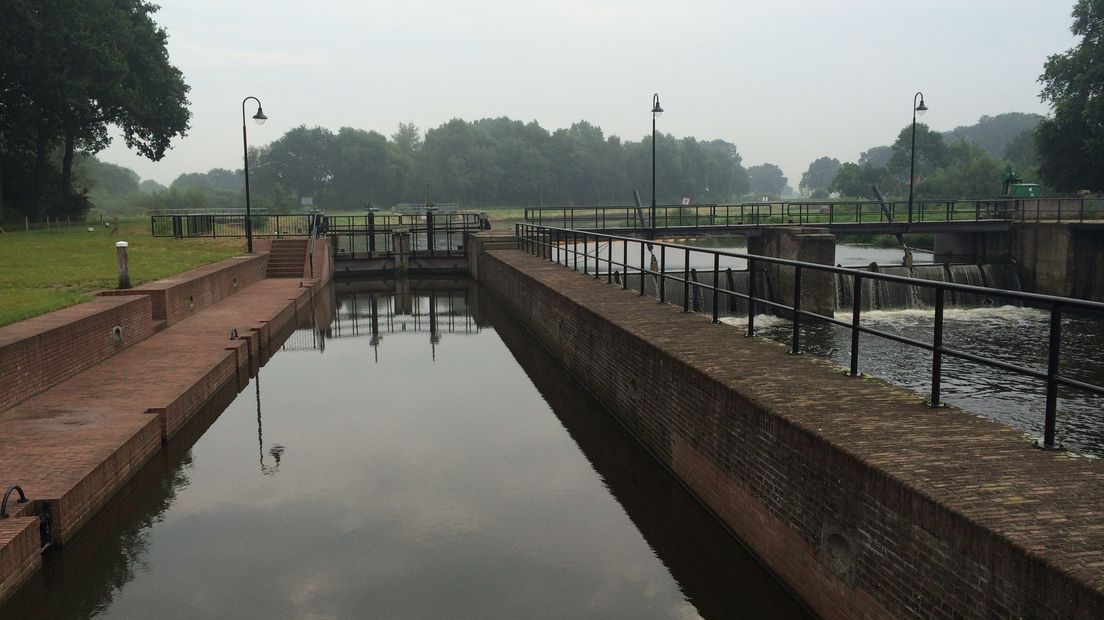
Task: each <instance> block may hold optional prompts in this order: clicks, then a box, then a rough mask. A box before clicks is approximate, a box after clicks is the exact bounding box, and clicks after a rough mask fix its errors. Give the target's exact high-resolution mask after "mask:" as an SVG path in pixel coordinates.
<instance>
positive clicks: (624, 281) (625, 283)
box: [621, 239, 629, 291]
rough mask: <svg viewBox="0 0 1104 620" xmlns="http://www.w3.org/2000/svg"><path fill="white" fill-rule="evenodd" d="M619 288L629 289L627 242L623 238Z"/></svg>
mask: <svg viewBox="0 0 1104 620" xmlns="http://www.w3.org/2000/svg"><path fill="white" fill-rule="evenodd" d="M621 273H622V274H624V275H622V276H621V290H623V291H627V290H628V289H629V242H628V240H627V239H626V240H624V241H622V242H621Z"/></svg>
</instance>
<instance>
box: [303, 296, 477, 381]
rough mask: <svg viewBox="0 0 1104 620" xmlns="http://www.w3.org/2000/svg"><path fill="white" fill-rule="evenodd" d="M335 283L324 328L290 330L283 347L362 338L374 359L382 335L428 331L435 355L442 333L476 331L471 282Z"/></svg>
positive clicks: (318, 346) (318, 345)
mask: <svg viewBox="0 0 1104 620" xmlns="http://www.w3.org/2000/svg"><path fill="white" fill-rule="evenodd" d="M337 286H338V289H337V290H338V295H339V301H338V303H337V306H336V309H335V311H334V314H333V315H332V316H331V317H330V319H329V320H328V321H327V322H326V326H325V327H324V328H323V327H320V326H319V327H316V326H312V328H310V329H301V330H298V331H296V333H294V334H292V335H291V337H290V338H289V339H288V342H287V343H285V344H284V350H285V351H303V350H317V351H320V352H325V350H326V340H327V339H331V340H332V339H335V338H362V337H365V336H367V337H368V343H369V345H371V347H372V356H373V361H374V362H376V363H378V362H379V349H380V345H381V344H382V343H383V341H384V338H385V336H387V335H395V334H401V333H408V332H413V333H425V334H428V336H429V338H428V340H429V345H430V357H431V359H432V360H434V361H436V359H437V345H438V344H440V343H441V340H442V336H443V335H445V334H450V335H473V334H478V333H479V330H480V327H479V325H478V324H477V323H476V321H475V318H474V316H473V313H472V310H471V308H472V306H473V304H474V299H475V297H476V289H475V285H474V283H473V282H471V281H470V280H455V281H447V280H364V281H359V282H343V283H341V284H339V285H337Z"/></svg>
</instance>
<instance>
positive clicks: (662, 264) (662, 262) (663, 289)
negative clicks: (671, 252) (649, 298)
mask: <svg viewBox="0 0 1104 620" xmlns="http://www.w3.org/2000/svg"><path fill="white" fill-rule="evenodd" d="M659 303H661V304H665V303H667V246H665V245H661V246H659Z"/></svg>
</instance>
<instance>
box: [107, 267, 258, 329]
mask: <svg viewBox="0 0 1104 620" xmlns="http://www.w3.org/2000/svg"><path fill="white" fill-rule="evenodd" d="M267 264H268V255H267V254H254V255H252V256H236V257H234V258H228V259H226V260H224V261H219V262H217V263H213V264H211V265H204V266H203V267H198V268H196V269H191V270H189V271H185V272H183V273H179V274H177V275H175V276H170V277H168V278H165V279H163V280H158V281H157V282H150V283H148V284H143V285H142V286H138V287H135V288H132V289H127V290H123V291H119V290H111V291H102V292H101V293H100V295H103V296H133V295H145V296H148V297H149V298H150V300H151V302H152V304H153V305H152V310H153V318H154V319H155V320H157V321H165V322H166V324H167V325H172V324H173V323H176V322H177V321H179V320H181V319H183V318H185V317H187V316H190V315H191V314H193V313H194V312H197V311H199V310H202V309H203V308H206V307H207V306H210V305H211V304H214V303H216V302H219V301H221V300H223V299H225V298H226V297H227V296H229V295H233V294H234V293H236V292H237V291H239V290H241V289H243V288H245V287H247V286H249V285H250V284H253V283H254V282H257V281H259V280H261V279H262V278H264V276H265V267H266V266H267Z"/></svg>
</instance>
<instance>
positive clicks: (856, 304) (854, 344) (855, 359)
mask: <svg viewBox="0 0 1104 620" xmlns="http://www.w3.org/2000/svg"><path fill="white" fill-rule="evenodd" d="M852 286H853V287H854V289H853V290H854V293H852V295H851V373H850V374H851V376H852V377H857V376H859V333H860V332H859V313H861V312H862V276H861V275H858V274H855V277H854V282H853V284H852Z"/></svg>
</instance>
